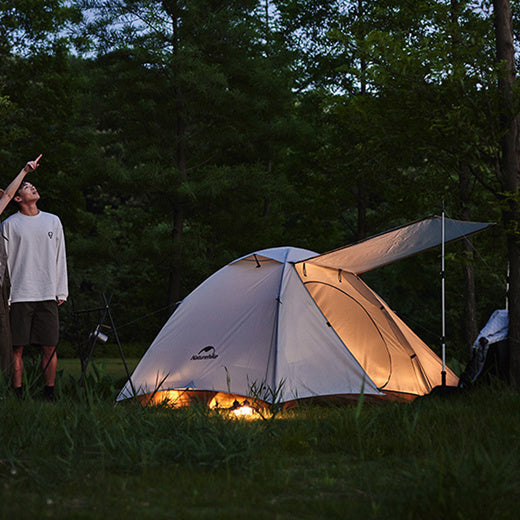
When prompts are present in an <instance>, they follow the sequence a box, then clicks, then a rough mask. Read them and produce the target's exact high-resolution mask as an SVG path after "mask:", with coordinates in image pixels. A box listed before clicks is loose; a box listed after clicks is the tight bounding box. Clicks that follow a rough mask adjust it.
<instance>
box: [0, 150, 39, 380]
mask: <svg viewBox="0 0 520 520" xmlns="http://www.w3.org/2000/svg"><path fill="white" fill-rule="evenodd" d="M40 158H41V155H40V156H39V157H38V158H37V159H35V160H34V161H29V162H28V163H27V164H26V165H25V166H24V167H23V168H22V169H21V170H20V172H19V173H18V175H17V176H16V177H15V178H14V179H13V181H12V182H11V184H9V186H8V187H7V188H6V189H5V191H3V190H0V214H1V213H2V212H3V211H4V209H5V208H6V207H7V205H8V204H9V201H10V200H11V199H12V198H13V196H14V195H15V193H16V190H17V189H18V187H19V186H20V184H21V182H22V181H23V180H24V178H25V176H26V175H27V174H28V173H29V172H32V171H34V170H36V168H38V161H39V160H40ZM10 288H11V285H10V282H9V271H8V269H7V254H6V252H5V248H4V241H3V240H0V369H1V371H2V374H3V376H4V378H5V379H6V380H10V379H11V375H12V369H13V345H12V343H11V327H10V325H9V291H10Z"/></svg>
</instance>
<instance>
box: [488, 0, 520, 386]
mask: <svg viewBox="0 0 520 520" xmlns="http://www.w3.org/2000/svg"><path fill="white" fill-rule="evenodd" d="M493 7H494V15H495V35H496V51H497V52H496V57H497V62H498V66H499V80H498V90H499V96H500V122H501V130H502V132H501V135H502V139H501V155H500V157H499V159H498V163H497V176H498V179H499V181H500V183H501V185H502V187H503V192H504V198H505V200H504V207H503V221H504V226H505V228H506V230H507V247H508V258H509V272H510V275H509V277H510V278H509V295H508V300H509V349H510V377H511V380H512V382H513V383H514V384H515V385H516V386H519V385H520V231H519V223H520V199H519V197H520V193H519V190H518V187H519V184H518V183H519V174H520V162H519V160H520V141H519V126H518V125H519V121H520V119H519V115H518V114H519V106H518V97H517V89H518V85H517V79H516V66H515V47H514V39H513V24H512V15H511V5H510V2H509V0H494V1H493Z"/></svg>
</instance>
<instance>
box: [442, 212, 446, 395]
mask: <svg viewBox="0 0 520 520" xmlns="http://www.w3.org/2000/svg"><path fill="white" fill-rule="evenodd" d="M441 223H442V224H441V244H442V246H441V293H442V294H441V302H442V303H441V316H442V317H441V320H442V336H441V342H442V372H441V384H442V386H443V387H445V386H446V303H445V299H446V291H445V280H446V278H445V273H444V242H445V236H444V235H445V229H444V202H443V203H442V219H441Z"/></svg>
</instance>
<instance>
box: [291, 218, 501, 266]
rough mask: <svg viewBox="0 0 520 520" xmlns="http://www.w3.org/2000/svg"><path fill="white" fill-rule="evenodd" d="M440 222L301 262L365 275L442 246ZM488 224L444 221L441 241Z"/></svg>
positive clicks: (406, 228)
mask: <svg viewBox="0 0 520 520" xmlns="http://www.w3.org/2000/svg"><path fill="white" fill-rule="evenodd" d="M442 220H443V219H442V217H439V216H431V217H427V218H425V219H423V220H420V221H418V222H413V223H411V224H407V225H405V226H402V227H398V228H395V229H392V230H390V231H386V232H384V233H381V234H379V235H375V236H373V237H370V238H367V239H366V240H363V241H361V242H358V243H356V244H352V245H349V246H345V247H342V248H339V249H335V250H334V251H330V252H328V253H323V254H321V255H318V256H315V257H312V258H309V259H307V260H304V262H306V263H310V264H315V265H320V266H322V267H330V268H334V269H342V270H344V271H350V272H352V273H355V274H362V273H366V272H367V271H371V270H372V269H376V268H377V267H382V266H384V265H388V264H391V263H393V262H396V261H397V260H401V259H403V258H407V257H409V256H413V255H415V254H417V253H420V252H421V251H426V250H428V249H431V248H433V247H436V246H439V245H440V244H442ZM492 225H494V224H493V223H490V222H467V221H462V220H453V219H448V218H445V219H444V242H445V243H448V242H452V241H454V240H457V239H459V238H463V237H467V236H469V235H472V234H474V233H477V232H479V231H482V230H484V229H486V228H487V227H489V226H492ZM300 263H301V262H300Z"/></svg>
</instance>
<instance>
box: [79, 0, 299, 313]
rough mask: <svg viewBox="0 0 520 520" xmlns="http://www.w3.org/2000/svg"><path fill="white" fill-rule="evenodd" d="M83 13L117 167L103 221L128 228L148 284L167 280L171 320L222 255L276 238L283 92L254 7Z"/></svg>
mask: <svg viewBox="0 0 520 520" xmlns="http://www.w3.org/2000/svg"><path fill="white" fill-rule="evenodd" d="M86 7H89V8H91V9H93V16H91V17H90V19H91V20H92V21H93V22H92V24H91V26H90V27H89V30H90V31H91V33H92V32H94V31H96V30H97V29H100V31H99V32H95V33H94V34H95V35H96V38H97V44H98V49H99V53H98V55H97V56H96V58H95V59H94V60H92V61H93V70H95V71H96V72H95V74H96V77H97V78H98V86H97V89H98V92H99V93H100V96H99V97H98V102H99V103H98V106H97V108H96V110H95V113H96V114H97V117H98V118H99V129H100V130H101V131H102V132H103V135H104V150H105V153H106V158H107V160H110V161H114V162H115V163H117V164H118V165H119V166H120V168H119V171H118V172H117V175H116V176H114V177H111V178H110V185H109V184H108V183H107V184H106V185H105V186H106V189H107V191H110V192H111V193H114V194H116V196H115V197H114V200H113V205H112V207H111V208H110V211H111V212H113V214H117V215H120V216H121V218H124V219H125V220H126V223H125V226H127V227H128V228H127V233H121V234H120V235H121V236H120V240H125V238H124V237H125V236H128V237H129V238H127V239H126V240H127V242H126V244H125V246H127V247H129V248H130V242H129V241H130V240H132V241H133V242H141V243H145V244H153V251H152V250H149V251H148V252H146V251H144V250H145V247H143V248H142V250H143V251H142V252H143V254H144V256H143V262H144V261H146V259H147V260H148V261H149V262H151V263H152V264H153V265H155V266H156V269H157V279H158V280H163V279H164V278H165V274H164V273H165V271H166V277H168V278H169V288H168V291H167V292H168V294H167V296H166V299H167V302H168V304H169V306H170V309H172V308H173V307H174V305H175V303H176V302H178V301H179V300H180V299H181V298H182V297H183V296H184V294H185V293H186V292H187V290H189V289H191V288H193V285H194V284H195V283H196V282H199V281H201V279H203V278H204V277H205V276H207V275H208V274H209V273H210V272H211V271H212V270H213V268H214V267H215V264H216V263H217V262H219V261H220V262H221V261H222V260H223V254H225V256H226V258H225V262H227V261H229V260H230V259H231V258H232V256H231V255H234V252H235V251H238V252H240V253H244V252H248V251H243V249H242V248H245V247H249V245H248V244H249V243H250V242H253V241H256V247H258V243H259V242H261V241H264V240H266V237H267V236H269V235H271V236H272V235H273V234H276V233H278V232H282V228H281V225H278V226H275V225H273V223H274V221H275V219H276V218H278V219H280V217H281V215H280V214H278V215H275V214H274V212H275V211H276V210H277V207H279V206H278V204H277V199H278V198H280V197H281V196H283V194H281V193H279V191H278V190H277V187H278V188H279V187H280V186H283V182H276V181H277V180H279V179H280V173H279V170H277V168H276V163H277V160H278V157H279V155H280V153H281V148H282V145H281V143H282V142H283V140H284V139H286V137H284V134H286V131H287V130H286V129H287V125H286V124H285V122H284V120H285V118H286V114H287V111H288V110H289V109H290V107H291V104H290V101H291V93H290V80H288V75H287V74H285V73H286V70H284V68H283V64H282V62H281V60H280V56H279V55H278V53H277V52H276V49H273V45H272V44H270V43H269V41H268V39H267V38H266V36H265V35H266V27H265V18H264V16H263V13H264V11H261V12H260V11H257V2H256V1H250V0H240V1H238V0H237V1H233V2H226V3H222V2H216V1H213V0H197V1H192V2H182V1H151V0H150V1H145V0H142V1H117V2H106V1H92V2H87V3H86ZM136 185H141V186H143V185H144V188H145V189H141V190H139V191H136V190H135V186H136ZM119 224H120V225H122V223H121V221H120V222H119ZM116 229H117V224H115V227H114V231H116ZM152 230H155V232H156V234H155V235H153V236H152ZM166 230H168V231H166ZM145 234H146V241H144V240H141V239H144V238H145ZM253 239H256V240H253ZM232 243H233V245H232V246H231V244H232ZM269 245H271V244H269ZM134 247H137V246H134ZM136 256H137V255H136ZM230 256H231V258H230ZM221 265H222V264H221V263H220V264H219V265H218V266H219V267H220V266H221ZM158 285H160V282H155V285H154V287H155V288H157V287H158ZM160 290H161V292H165V291H164V284H162V286H161V287H160Z"/></svg>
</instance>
